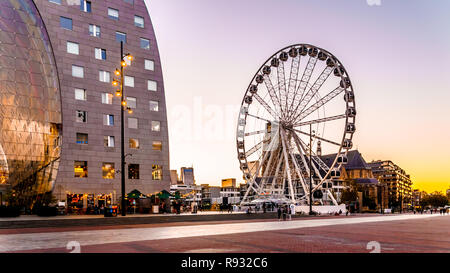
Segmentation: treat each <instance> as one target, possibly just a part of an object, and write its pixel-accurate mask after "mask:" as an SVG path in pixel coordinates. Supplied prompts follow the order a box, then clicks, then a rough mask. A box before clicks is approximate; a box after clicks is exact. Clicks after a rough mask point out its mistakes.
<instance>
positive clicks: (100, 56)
mask: <svg viewBox="0 0 450 273" xmlns="http://www.w3.org/2000/svg"><path fill="white" fill-rule="evenodd" d="M95 58H96V59H97V60H106V49H103V48H95Z"/></svg>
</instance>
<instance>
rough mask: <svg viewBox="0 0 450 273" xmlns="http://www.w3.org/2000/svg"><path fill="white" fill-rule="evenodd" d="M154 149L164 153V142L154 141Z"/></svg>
mask: <svg viewBox="0 0 450 273" xmlns="http://www.w3.org/2000/svg"><path fill="white" fill-rule="evenodd" d="M152 149H153V150H155V151H162V142H161V141H153V143H152Z"/></svg>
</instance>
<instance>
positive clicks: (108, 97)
mask: <svg viewBox="0 0 450 273" xmlns="http://www.w3.org/2000/svg"><path fill="white" fill-rule="evenodd" d="M112 100H113V95H112V94H110V93H102V103H103V104H112Z"/></svg>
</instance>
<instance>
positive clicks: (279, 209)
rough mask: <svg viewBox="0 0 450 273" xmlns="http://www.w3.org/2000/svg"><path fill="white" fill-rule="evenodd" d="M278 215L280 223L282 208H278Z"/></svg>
mask: <svg viewBox="0 0 450 273" xmlns="http://www.w3.org/2000/svg"><path fill="white" fill-rule="evenodd" d="M277 213H278V221H281V208H280V206H278V209H277Z"/></svg>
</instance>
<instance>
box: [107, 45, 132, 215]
mask: <svg viewBox="0 0 450 273" xmlns="http://www.w3.org/2000/svg"><path fill="white" fill-rule="evenodd" d="M127 60H128V61H130V64H131V61H132V60H133V56H132V55H131V54H130V53H127V54H125V55H124V54H123V41H121V42H120V70H118V69H116V71H115V72H114V75H116V76H117V77H120V79H119V80H116V79H114V80H113V82H112V84H113V86H116V87H117V86H118V87H119V89H117V91H116V96H117V97H120V98H121V99H120V168H121V170H120V175H121V193H122V198H121V204H122V216H126V215H127V203H126V198H125V194H126V193H125V129H124V128H125V127H124V124H125V122H124V110H125V109H127V110H128V113H129V114H131V113H133V111H132V110H131V108H130V107H127V101H126V98H125V93H124V78H125V77H124V75H123V74H124V73H123V72H124V68H125V67H126V66H127Z"/></svg>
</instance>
